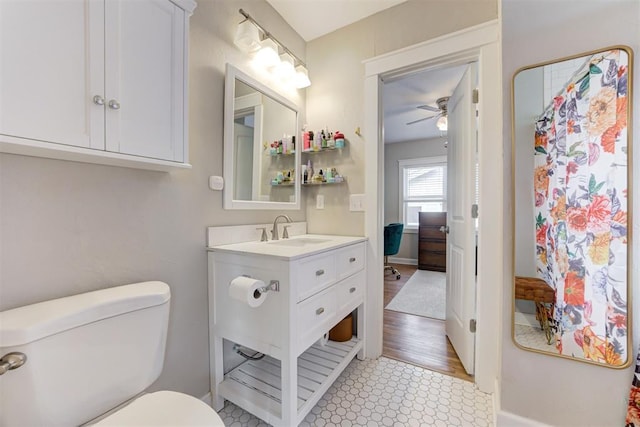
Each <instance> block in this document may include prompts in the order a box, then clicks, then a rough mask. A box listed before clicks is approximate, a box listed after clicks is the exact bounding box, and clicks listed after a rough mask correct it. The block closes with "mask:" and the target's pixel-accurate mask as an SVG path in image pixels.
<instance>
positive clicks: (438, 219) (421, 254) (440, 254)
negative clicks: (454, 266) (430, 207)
mask: <svg viewBox="0 0 640 427" xmlns="http://www.w3.org/2000/svg"><path fill="white" fill-rule="evenodd" d="M446 224H447V213H446V212H420V213H419V229H418V233H419V234H418V268H419V269H420V270H432V271H446V268H447V235H446V234H445V233H443V232H442V231H440V227H442V226H445V225H446Z"/></svg>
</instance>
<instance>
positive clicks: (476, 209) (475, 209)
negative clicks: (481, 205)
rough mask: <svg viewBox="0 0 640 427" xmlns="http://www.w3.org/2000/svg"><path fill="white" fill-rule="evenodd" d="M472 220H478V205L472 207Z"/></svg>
mask: <svg viewBox="0 0 640 427" xmlns="http://www.w3.org/2000/svg"><path fill="white" fill-rule="evenodd" d="M471 218H478V204H477V203H474V204H473V205H471Z"/></svg>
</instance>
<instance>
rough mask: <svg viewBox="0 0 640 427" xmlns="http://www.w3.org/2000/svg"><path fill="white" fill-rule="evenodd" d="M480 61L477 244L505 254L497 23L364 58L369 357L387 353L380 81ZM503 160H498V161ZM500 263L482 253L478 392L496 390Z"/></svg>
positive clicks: (495, 258) (500, 313) (477, 333)
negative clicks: (495, 185) (499, 187)
mask: <svg viewBox="0 0 640 427" xmlns="http://www.w3.org/2000/svg"><path fill="white" fill-rule="evenodd" d="M473 61H475V62H477V63H478V71H479V76H480V78H479V80H478V87H479V91H480V97H479V105H478V109H479V110H480V111H481V112H482V113H481V115H480V117H479V118H478V162H479V165H480V166H479V170H478V176H479V195H480V196H479V200H480V202H479V205H480V216H479V221H478V245H479V246H480V247H486V248H492V249H493V250H495V251H497V252H498V253H502V247H503V241H502V237H501V236H502V228H503V226H504V224H503V221H502V217H503V211H502V206H503V200H502V199H503V195H502V194H501V193H499V192H496V191H491V190H492V187H493V183H496V182H503V171H502V168H495V167H492V163H493V164H495V160H493V159H495V158H496V157H499V158H502V156H503V153H502V147H501V146H500V145H496V144H494V143H493V142H494V141H499V140H501V135H502V128H501V127H502V90H501V89H502V86H501V73H500V70H501V68H500V49H499V25H498V22H497V21H492V22H488V23H485V24H482V25H479V26H476V27H471V28H468V29H466V30H463V31H459V32H456V33H453V34H450V35H446V36H443V37H439V38H437V39H434V40H432V41H429V42H425V43H421V44H419V45H415V46H412V47H410V48H405V49H402V50H399V51H396V52H392V53H390V54H385V55H383V56H381V57H378V58H373V59H371V60H369V61H367V62H365V86H364V91H365V97H364V108H365V111H364V116H365V123H364V134H365V136H366V137H367V140H368V141H367V142H368V143H369V144H371V145H372V148H371V149H369V150H368V151H367V152H366V158H365V169H366V170H365V182H366V187H365V193H366V214H365V234H366V235H367V237H368V238H369V244H368V248H367V250H368V253H367V257H368V259H371V260H380V261H379V262H371V263H370V264H369V265H368V267H367V281H368V283H369V290H368V292H367V307H366V319H365V324H366V325H367V326H366V329H365V334H366V337H367V343H366V350H365V351H366V356H367V357H377V356H379V355H381V353H382V329H383V315H382V313H383V302H384V286H383V281H384V280H383V265H382V253H383V250H382V249H383V241H382V228H383V225H384V214H383V202H382V200H383V195H384V193H383V189H382V185H381V181H382V178H381V175H382V171H383V170H384V164H383V159H384V152H383V143H382V141H383V139H382V126H381V109H380V98H381V84H382V83H381V82H382V79H383V78H389V77H391V76H393V75H399V74H402V73H407V72H408V71H410V70H416V69H427V68H430V67H431V68H434V67H442V66H443V65H451V64H460V63H465V62H473ZM376 147H377V148H376ZM500 164H501V163H500ZM502 278H503V266H502V263H501V260H500V259H499V257H492V256H491V253H489V252H487V253H483V252H482V251H480V252H479V254H478V275H477V285H476V286H477V290H478V293H477V299H476V307H477V312H476V313H475V320H476V321H477V322H476V324H477V329H476V338H477V339H476V351H475V354H474V355H473V358H474V361H475V366H476V372H475V383H476V385H477V386H478V388H479V389H480V390H481V391H485V392H488V393H492V392H494V391H496V387H497V381H496V378H498V374H499V343H500V339H499V336H500V328H499V325H501V324H502V321H501V320H502V303H501V302H502V288H501V285H502V283H503V280H502Z"/></svg>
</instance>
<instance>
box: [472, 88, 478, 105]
mask: <svg viewBox="0 0 640 427" xmlns="http://www.w3.org/2000/svg"><path fill="white" fill-rule="evenodd" d="M479 99H480V93H479V92H478V89H474V90H473V95H472V100H473V101H472V102H473V103H474V104H477V103H478V102H479Z"/></svg>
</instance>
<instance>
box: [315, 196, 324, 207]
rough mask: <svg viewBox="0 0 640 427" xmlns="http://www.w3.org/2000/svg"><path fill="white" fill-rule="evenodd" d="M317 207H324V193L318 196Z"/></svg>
mask: <svg viewBox="0 0 640 427" xmlns="http://www.w3.org/2000/svg"><path fill="white" fill-rule="evenodd" d="M316 209H324V196H323V195H322V194H318V195H317V196H316Z"/></svg>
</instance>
